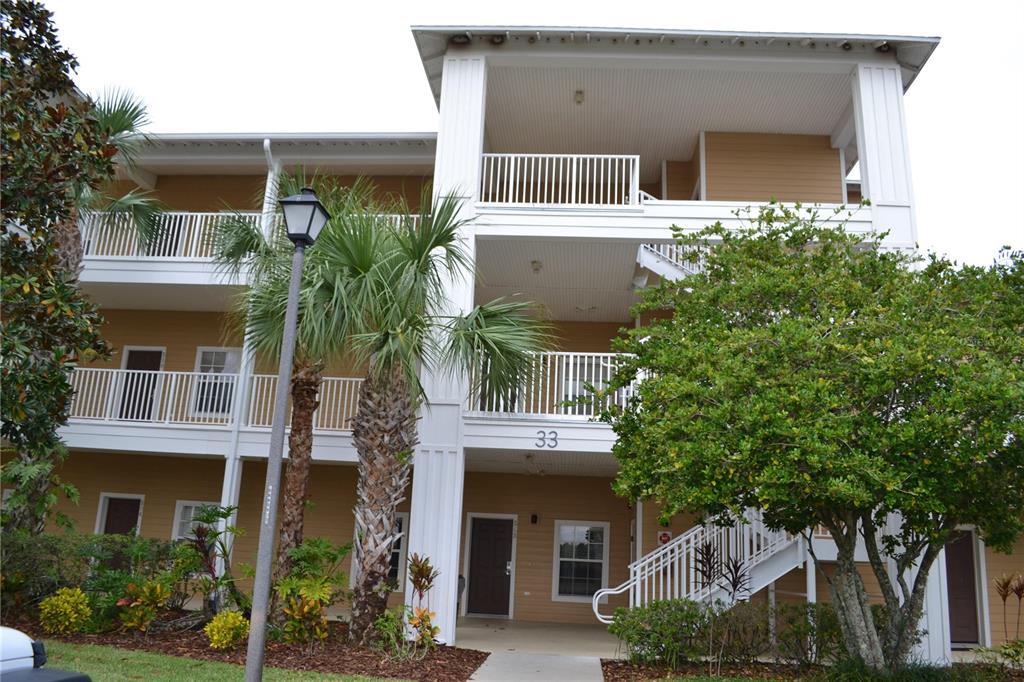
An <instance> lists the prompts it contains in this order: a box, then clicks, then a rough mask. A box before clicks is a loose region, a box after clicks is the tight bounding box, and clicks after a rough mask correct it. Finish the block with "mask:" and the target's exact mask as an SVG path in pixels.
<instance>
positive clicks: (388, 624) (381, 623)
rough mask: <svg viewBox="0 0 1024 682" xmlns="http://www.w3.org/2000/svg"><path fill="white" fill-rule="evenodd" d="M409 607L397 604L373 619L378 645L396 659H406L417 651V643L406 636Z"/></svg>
mask: <svg viewBox="0 0 1024 682" xmlns="http://www.w3.org/2000/svg"><path fill="white" fill-rule="evenodd" d="M406 612H407V607H405V606H396V607H395V608H393V609H385V610H384V612H383V613H381V614H380V615H379V616H377V619H376V620H375V621H373V629H374V631H375V632H376V634H377V642H376V644H377V647H378V648H379V649H380V650H381V651H383V652H384V653H386V654H387V655H388V657H389V658H392V659H394V660H399V661H400V660H405V659H407V658H410V657H412V656H413V655H414V654H415V653H416V644H415V643H414V642H411V641H409V638H408V637H407V636H406V627H405V617H406Z"/></svg>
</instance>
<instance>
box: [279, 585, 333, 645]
mask: <svg viewBox="0 0 1024 682" xmlns="http://www.w3.org/2000/svg"><path fill="white" fill-rule="evenodd" d="M282 612H283V613H284V617H285V621H284V630H283V636H284V641H286V642H288V643H289V644H308V645H310V648H312V646H313V645H314V644H316V643H320V642H323V641H324V640H325V639H327V632H328V631H327V609H326V608H324V605H323V603H322V602H321V601H319V600H317V599H308V598H306V597H289V598H288V601H287V603H286V604H285V607H284V609H282Z"/></svg>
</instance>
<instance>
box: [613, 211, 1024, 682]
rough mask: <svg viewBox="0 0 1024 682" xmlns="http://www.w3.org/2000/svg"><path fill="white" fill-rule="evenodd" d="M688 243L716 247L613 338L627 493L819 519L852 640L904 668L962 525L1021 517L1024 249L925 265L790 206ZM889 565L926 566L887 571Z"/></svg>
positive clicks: (1004, 543)
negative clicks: (880, 617)
mask: <svg viewBox="0 0 1024 682" xmlns="http://www.w3.org/2000/svg"><path fill="white" fill-rule="evenodd" d="M834 217H835V218H838V219H839V220H838V222H839V223H841V218H842V216H834ZM679 241H680V243H681V244H682V245H683V246H684V247H686V248H689V249H692V250H694V251H701V252H706V253H707V258H706V267H705V269H704V271H703V272H702V273H700V274H697V275H693V276H690V277H688V278H686V280H685V281H684V282H681V283H671V282H666V283H663V285H662V286H660V287H658V288H655V289H652V290H647V291H645V292H644V295H643V301H642V303H641V304H640V306H639V308H638V310H637V311H636V312H637V313H643V312H654V311H665V310H669V311H671V316H670V317H665V316H664V315H662V316H660V317H661V318H662V319H654V320H652V321H651V322H650V323H649V324H647V325H646V326H643V327H640V328H637V329H633V330H629V333H628V336H627V338H626V339H625V340H624V341H621V342H617V344H616V350H619V351H625V352H627V353H629V354H630V355H629V356H626V357H624V359H623V361H622V364H621V366H620V368H619V371H618V372H617V373H616V376H615V378H614V380H613V381H612V382H611V385H610V386H609V387H608V388H607V390H609V391H615V390H619V389H621V388H623V387H625V386H628V385H631V384H632V383H633V382H634V381H636V380H637V379H638V377H642V378H643V380H642V381H640V382H639V384H638V385H637V388H636V390H635V391H634V393H633V397H632V398H631V399H630V402H629V403H628V405H627V406H626V408H625V409H621V410H620V409H616V408H611V409H608V410H605V411H604V413H603V414H602V418H603V420H604V421H606V422H607V423H610V424H611V425H612V426H613V428H614V430H615V433H616V436H617V441H616V443H615V445H614V452H615V455H616V457H617V459H618V461H619V464H620V473H619V475H618V477H617V479H616V481H615V489H616V491H617V492H618V493H619V494H620V495H622V496H624V497H627V498H630V499H633V498H637V497H643V498H653V499H654V500H656V501H657V502H658V504H659V505H660V506H661V508H662V509H663V513H664V515H665V517H666V518H667V517H670V516H672V515H674V514H677V513H683V512H687V513H695V514H699V515H704V516H706V517H712V518H715V517H721V516H723V515H725V514H726V513H728V512H732V513H738V512H740V511H742V510H744V509H749V508H752V509H759V510H762V512H763V515H764V519H765V522H766V523H767V524H768V526H769V527H771V528H784V529H786V530H788V531H790V532H792V533H800V532H802V531H804V530H806V529H807V528H813V527H818V526H822V527H824V528H826V529H827V530H828V531H829V533H830V534H831V536H832V538H833V540H835V542H836V546H837V552H838V553H837V570H836V572H835V573H834V574H830V575H829V576H826V577H825V579H826V580H827V581H828V582H829V584H830V590H831V591H832V593H833V602H834V603H835V604H836V607H837V615H838V616H839V621H840V625H841V626H842V629H843V636H844V641H845V643H846V645H847V646H848V647H850V648H851V649H852V650H854V651H856V652H857V653H856V654H855V655H857V656H858V657H861V658H863V659H864V660H865V661H867V662H868V664H869V665H871V666H872V667H874V668H876V669H881V668H885V667H898V666H899V665H900V664H901V662H903V661H905V660H906V659H907V657H908V656H909V654H910V652H911V650H912V646H913V641H914V639H915V637H916V626H917V623H918V621H919V618H920V614H921V609H922V605H923V599H924V594H925V587H926V581H927V579H928V574H929V569H930V568H931V565H932V563H933V562H934V561H935V558H936V557H937V556H938V553H939V552H940V551H941V549H942V547H943V546H944V545H945V543H946V542H947V540H948V539H949V538H950V536H951V534H952V533H953V532H955V529H956V528H957V526H958V525H960V524H972V525H974V526H975V527H977V528H978V529H979V532H980V534H981V535H982V536H983V537H984V539H985V541H986V543H990V545H991V546H993V547H996V548H1001V549H1006V548H1008V547H1010V546H1011V545H1012V543H1013V541H1014V539H1015V538H1017V537H1019V536H1020V534H1021V532H1022V529H1024V513H1022V512H1021V510H1022V509H1024V433H1022V431H1021V426H1022V424H1024V418H1022V417H1024V413H1022V406H1024V366H1022V365H1021V362H1020V358H1021V357H1024V254H1021V253H1013V254H1003V256H1002V257H1001V260H1000V261H999V262H998V263H997V264H993V265H992V266H990V267H971V266H965V267H961V268H957V267H955V266H954V265H953V264H952V263H950V262H948V261H945V260H942V259H931V260H924V259H917V260H915V259H914V258H913V257H911V256H909V255H907V254H905V253H902V252H897V251H887V250H882V249H880V248H878V247H877V245H876V244H873V243H871V242H869V241H865V240H864V239H863V238H862V237H860V236H857V235H853V234H849V233H847V232H846V231H845V230H844V229H843V225H842V224H836V223H833V225H824V224H823V223H822V220H821V217H820V216H818V215H817V214H816V213H815V212H814V211H809V210H806V209H803V208H802V207H799V206H797V207H795V208H791V207H786V206H782V205H779V204H769V205H767V206H765V207H764V208H763V209H761V210H760V211H759V212H756V213H755V214H754V215H753V216H752V218H751V224H750V226H749V227H745V228H742V229H738V230H726V229H725V228H723V227H722V226H721V225H714V226H712V227H709V228H707V229H705V230H703V231H700V232H697V233H691V234H688V235H685V236H684V235H680V238H679ZM709 245H714V248H711V249H710V250H709ZM890 515H898V516H899V518H901V519H902V525H901V526H900V527H899V529H898V530H897V529H892V527H891V526H888V525H887V520H888V519H889V517H890ZM861 530H863V531H864V533H863V535H864V536H867V538H868V540H869V541H868V542H867V543H866V544H867V550H868V556H869V558H870V560H871V566H872V569H873V572H874V573H875V575H876V577H877V578H878V583H879V585H880V589H881V592H882V596H883V598H884V600H885V602H886V605H887V607H888V611H887V616H888V617H887V618H886V620H885V622H883V623H880V624H879V626H880V627H879V626H876V625H875V623H873V622H871V619H870V618H866V617H865V616H866V612H867V609H866V608H865V607H866V606H867V593H866V589H865V587H864V582H863V578H862V577H861V575H860V574H859V573H858V572H857V571H856V570H855V562H854V556H853V552H854V549H855V547H856V545H857V542H858V541H859V540H860V537H861V532H860V531H861ZM888 561H892V562H894V563H895V568H896V573H897V574H900V575H902V574H905V573H907V572H909V570H910V568H911V567H917V568H919V569H920V570H918V571H917V573H916V577H915V579H914V580H913V581H911V582H908V583H906V584H894V583H893V581H892V580H890V578H889V571H888V567H887V562H888Z"/></svg>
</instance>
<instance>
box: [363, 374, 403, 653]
mask: <svg viewBox="0 0 1024 682" xmlns="http://www.w3.org/2000/svg"><path fill="white" fill-rule="evenodd" d="M352 436H353V440H354V443H355V448H356V452H357V453H358V454H359V473H358V479H357V483H356V508H355V522H356V536H357V537H356V559H355V561H356V566H355V570H356V571H357V575H358V581H357V583H356V586H355V590H354V592H353V595H352V618H351V622H350V626H349V639H350V640H351V641H352V642H355V643H357V644H362V645H367V644H369V643H371V642H372V641H373V639H374V629H373V623H374V621H375V620H376V619H377V617H378V616H380V614H381V613H383V612H384V609H385V608H387V602H388V594H389V593H390V592H391V586H390V585H389V584H388V566H389V562H390V558H391V546H392V544H393V543H394V541H395V539H396V537H395V512H396V510H397V508H398V505H399V504H400V503H401V502H402V501H403V500H404V499H405V490H406V487H407V486H408V484H409V471H410V465H411V456H412V452H413V449H414V448H415V447H416V444H417V443H418V436H417V433H416V405H415V403H414V401H413V400H412V398H411V396H410V391H409V385H408V383H407V382H406V380H405V377H404V375H403V374H402V373H401V371H400V370H399V369H398V368H395V369H393V370H391V371H389V372H387V373H385V374H384V375H382V376H373V374H372V373H371V375H370V376H368V377H367V378H366V380H365V381H363V384H362V386H361V387H360V389H359V406H358V408H357V410H356V419H355V427H354V429H353V433H352Z"/></svg>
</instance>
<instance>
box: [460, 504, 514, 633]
mask: <svg viewBox="0 0 1024 682" xmlns="http://www.w3.org/2000/svg"><path fill="white" fill-rule="evenodd" d="M469 547H470V549H469V585H468V592H469V597H468V599H469V601H468V602H467V603H466V608H467V611H468V612H469V613H479V614H487V615H494V616H507V615H508V598H509V590H510V589H511V585H512V519H484V518H474V519H472V521H471V522H470V545H469Z"/></svg>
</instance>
